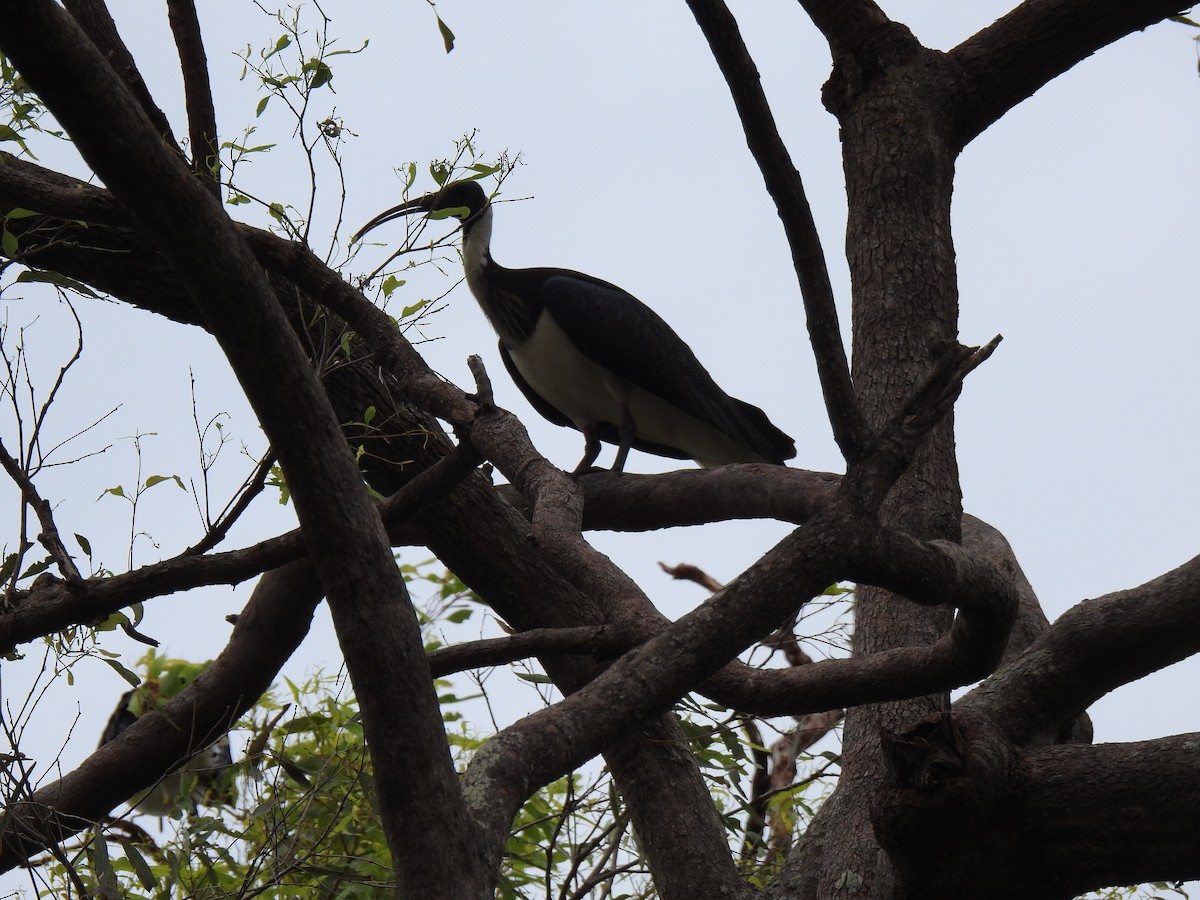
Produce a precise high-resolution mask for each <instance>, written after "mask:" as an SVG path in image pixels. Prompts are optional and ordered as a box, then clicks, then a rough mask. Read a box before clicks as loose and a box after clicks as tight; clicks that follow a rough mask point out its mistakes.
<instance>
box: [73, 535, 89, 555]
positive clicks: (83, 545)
mask: <svg viewBox="0 0 1200 900" xmlns="http://www.w3.org/2000/svg"><path fill="white" fill-rule="evenodd" d="M75 542H76V543H77V544H79V549H81V550H82V551H83V554H84V556H86V557H87V558H88V559H91V558H92V544H91V542H90V541H89V540H88V539H87V538H85V537H84V536H83V535H82V534H77V535H75Z"/></svg>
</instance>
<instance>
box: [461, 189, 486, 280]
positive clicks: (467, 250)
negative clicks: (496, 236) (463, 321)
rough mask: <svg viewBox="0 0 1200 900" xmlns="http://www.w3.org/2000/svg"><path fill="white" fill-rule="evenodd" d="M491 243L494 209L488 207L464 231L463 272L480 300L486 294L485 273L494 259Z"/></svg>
mask: <svg viewBox="0 0 1200 900" xmlns="http://www.w3.org/2000/svg"><path fill="white" fill-rule="evenodd" d="M491 242H492V207H491V205H488V206H486V207H484V209H483V212H481V213H480V214H479V215H478V216H476V217H475V219H474V220H472V221H471V222H469V223H468V224H467V225H466V226H465V227H464V229H463V242H462V255H463V270H464V272H465V273H466V276H467V287H469V288H470V289H471V293H472V294H474V295H475V296H476V297H477V298H479V299H480V300H482V299H483V297H484V295H485V294H486V288H485V286H484V282H483V272H484V270H485V269H486V268H487V265H488V263H489V262H490V261H491V258H492V256H491V251H490V250H489V247H490V245H491Z"/></svg>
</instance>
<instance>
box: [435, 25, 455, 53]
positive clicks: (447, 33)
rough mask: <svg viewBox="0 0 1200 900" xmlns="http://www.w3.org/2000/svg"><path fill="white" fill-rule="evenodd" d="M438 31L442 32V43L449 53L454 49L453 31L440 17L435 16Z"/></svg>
mask: <svg viewBox="0 0 1200 900" xmlns="http://www.w3.org/2000/svg"><path fill="white" fill-rule="evenodd" d="M437 23H438V31H440V32H441V33H442V43H443V44H444V45H445V47H446V52H447V53H449V52H450V51H451V50H453V49H454V32H453V31H451V30H450V26H449V25H447V24H446V23H445V22H443V21H442V17H441V16H438V17H437Z"/></svg>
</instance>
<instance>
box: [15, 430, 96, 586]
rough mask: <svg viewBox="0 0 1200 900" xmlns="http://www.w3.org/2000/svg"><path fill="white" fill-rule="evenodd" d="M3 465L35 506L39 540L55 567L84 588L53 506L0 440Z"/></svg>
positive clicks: (69, 582)
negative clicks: (51, 506) (64, 543)
mask: <svg viewBox="0 0 1200 900" xmlns="http://www.w3.org/2000/svg"><path fill="white" fill-rule="evenodd" d="M0 466H3V467H4V471H5V472H7V473H8V476H9V477H10V478H12V480H13V481H14V482H15V483H16V485H17V487H19V488H20V489H21V496H22V497H23V498H24V500H25V502H26V503H28V504H29V505H30V506H31V507H33V511H34V513H35V514H36V515H37V517H38V522H39V523H40V524H41V526H42V531H41V533H40V534H39V535H38V540H39V541H40V542H41V544H42V546H43V547H45V548H46V552H47V553H49V554H50V556H51V558H52V559H53V560H54V563H55V565H57V566H58V570H59V571H60V572H62V576H63V580H65V581H66V582H67V584H69V585H71V586H72V587H83V585H84V580H83V576H82V575H81V574H80V573H79V569H78V567H76V565H75V561H74V560H73V559H71V554H70V553H68V552H67V548H66V547H65V546H63V542H62V539H61V538H60V537H59V534H58V526H57V525H55V524H54V513H53V512H52V511H51V508H50V503H49V502H48V501H47V500H44V499H43V498H42V496H41V495H40V494H39V493H38V491H37V488H36V487H34V484H33V481H32V480H31V479H30V478H29V475H28V474H27V473H26V472H25V470H24V468H22V466H21V464H20V463H18V462H17V461H16V459H14V458H13V457H12V456H11V455H10V454H9V452H8V450H6V449H5V447H4V442H3V441H2V440H0Z"/></svg>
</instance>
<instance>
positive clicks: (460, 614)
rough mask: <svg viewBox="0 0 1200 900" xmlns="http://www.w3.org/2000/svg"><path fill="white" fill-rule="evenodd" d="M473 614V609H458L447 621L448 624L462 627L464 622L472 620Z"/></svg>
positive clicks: (447, 617)
mask: <svg viewBox="0 0 1200 900" xmlns="http://www.w3.org/2000/svg"><path fill="white" fill-rule="evenodd" d="M473 612H474V610H473V609H456V610H455V611H454V612H452V613H450V615H448V616H446V620H447V621H448V622H453V623H454V624H455V625H461V624H462V623H463V622H465V621H467V619H469V618H471V614H472V613H473Z"/></svg>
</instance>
